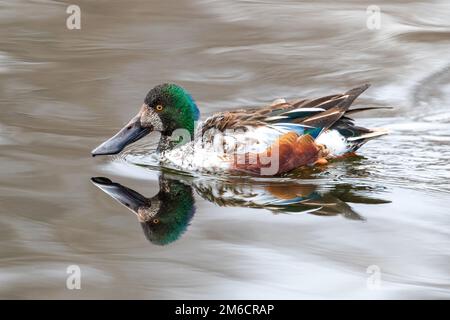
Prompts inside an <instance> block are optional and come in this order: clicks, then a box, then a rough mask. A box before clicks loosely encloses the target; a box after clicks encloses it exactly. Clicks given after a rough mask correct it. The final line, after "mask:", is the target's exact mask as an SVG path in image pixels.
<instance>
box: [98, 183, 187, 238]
mask: <svg viewBox="0 0 450 320" xmlns="http://www.w3.org/2000/svg"><path fill="white" fill-rule="evenodd" d="M91 180H92V182H93V183H94V184H95V185H96V186H97V187H98V188H100V189H101V190H102V191H104V192H105V193H106V194H108V195H109V196H110V197H112V198H113V199H114V200H116V201H118V202H119V203H120V204H122V205H124V206H126V207H127V208H128V209H129V210H131V211H132V212H133V213H134V214H135V215H136V217H137V218H138V220H139V222H140V224H141V226H142V229H143V231H144V234H145V237H146V238H147V240H149V241H150V242H151V243H153V244H156V245H166V244H169V243H172V242H174V241H176V240H177V239H179V238H180V236H181V235H182V234H183V233H184V232H185V231H186V229H187V227H188V225H189V222H190V221H191V219H192V217H193V216H194V213H195V202H194V196H193V193H192V188H191V187H190V186H188V185H185V184H183V183H181V182H179V181H176V180H169V179H165V178H164V177H161V178H160V191H159V193H158V194H157V195H155V196H153V197H151V198H146V197H145V196H143V195H142V194H140V193H138V192H137V191H134V190H133V189H130V188H128V187H125V186H124V185H121V184H119V183H116V182H113V181H111V180H110V179H108V178H105V177H95V178H91Z"/></svg>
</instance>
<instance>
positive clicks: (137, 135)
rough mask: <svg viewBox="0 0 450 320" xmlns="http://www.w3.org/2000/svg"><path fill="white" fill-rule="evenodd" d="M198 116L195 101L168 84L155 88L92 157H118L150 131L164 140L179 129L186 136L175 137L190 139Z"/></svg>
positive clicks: (179, 88)
mask: <svg viewBox="0 0 450 320" xmlns="http://www.w3.org/2000/svg"><path fill="white" fill-rule="evenodd" d="M199 115H200V113H199V110H198V108H197V105H196V104H195V102H194V99H193V98H192V97H191V95H190V94H189V93H188V92H187V91H186V90H185V89H183V88H182V87H180V86H178V85H176V84H171V83H165V84H161V85H158V86H156V87H154V88H153V89H151V90H150V91H149V92H148V94H147V96H146V97H145V100H144V103H143V104H142V106H141V109H140V110H139V112H138V114H137V115H136V116H134V117H133V118H132V119H131V120H130V121H129V122H128V123H127V124H126V125H125V126H124V127H123V128H122V129H121V130H120V131H119V132H117V133H116V134H115V135H114V136H113V137H111V138H109V139H108V140H106V141H105V142H103V143H102V144H101V145H99V146H98V147H97V148H95V149H94V150H92V156H97V155H111V154H116V153H119V152H121V151H122V150H123V149H124V148H125V147H126V146H127V145H129V144H131V143H133V142H135V141H137V140H139V139H141V138H142V137H144V136H146V135H147V134H149V133H150V132H152V131H158V132H160V133H161V139H163V138H168V137H171V136H172V134H173V133H174V131H175V130H177V129H182V130H185V132H184V133H182V132H181V133H178V134H177V136H178V137H180V136H181V137H190V138H191V139H192V138H193V135H194V127H195V121H196V120H198V118H199ZM166 140H167V139H164V141H166Z"/></svg>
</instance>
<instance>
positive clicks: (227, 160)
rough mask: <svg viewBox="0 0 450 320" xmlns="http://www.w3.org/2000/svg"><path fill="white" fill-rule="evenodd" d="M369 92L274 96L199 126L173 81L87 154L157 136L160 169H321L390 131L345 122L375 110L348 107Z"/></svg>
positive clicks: (258, 172) (106, 151)
mask: <svg viewBox="0 0 450 320" xmlns="http://www.w3.org/2000/svg"><path fill="white" fill-rule="evenodd" d="M368 87H369V85H368V84H365V85H362V86H360V87H357V88H354V89H351V90H349V91H347V92H345V93H343V94H334V95H329V96H326V97H321V98H317V99H303V100H295V101H286V100H285V99H277V100H276V101H274V102H273V103H271V104H269V105H266V106H263V107H257V108H241V109H238V110H233V111H224V112H219V113H216V114H213V115H212V116H210V117H208V118H206V119H205V120H204V121H203V122H199V123H197V122H198V120H199V116H200V112H199V109H198V107H197V105H196V103H195V101H194V99H193V98H192V96H191V95H190V94H189V93H188V92H187V91H186V90H185V89H183V88H182V87H180V86H178V85H176V84H171V83H166V84H161V85H158V86H156V87H154V88H153V89H151V90H150V91H149V92H148V94H147V96H146V97H145V100H144V103H143V104H142V106H141V108H140V110H139V112H138V114H137V115H136V116H135V117H133V118H132V119H131V120H130V121H129V122H128V123H127V124H126V125H125V127H123V128H122V129H121V130H120V131H119V132H118V133H117V134H116V135H114V136H113V137H111V138H110V139H108V140H107V141H105V142H103V143H102V144H101V145H99V146H98V147H97V148H95V149H94V150H93V151H92V155H93V156H97V155H112V154H117V153H119V152H121V151H122V150H123V149H124V148H125V147H126V146H127V145H129V144H131V143H133V142H135V141H137V140H139V139H141V138H142V137H144V136H145V135H147V134H149V133H150V132H152V131H157V132H159V133H160V134H161V136H160V140H159V144H158V148H157V150H156V152H157V153H158V157H159V161H160V164H161V165H162V166H167V167H171V168H176V169H180V170H183V171H202V172H209V173H220V172H225V173H238V174H242V173H245V174H251V175H260V176H273V175H279V174H282V173H285V172H289V171H291V170H293V169H296V168H299V167H302V166H308V165H309V166H310V165H315V164H326V163H327V160H329V159H333V158H337V157H343V156H346V155H349V154H352V153H354V152H355V151H356V150H358V149H359V148H360V147H361V146H362V145H363V144H364V143H366V142H367V141H369V140H371V139H373V138H376V137H379V136H382V135H384V134H386V133H387V132H386V131H385V130H382V129H367V128H363V127H360V126H356V125H355V124H354V120H353V119H351V118H350V117H349V116H350V115H352V114H354V113H356V112H360V111H365V110H370V109H375V107H364V108H357V109H350V106H351V104H352V103H353V101H354V100H355V99H356V98H357V97H358V96H359V95H360V94H361V93H362V92H364V91H365V90H366V89H367V88H368Z"/></svg>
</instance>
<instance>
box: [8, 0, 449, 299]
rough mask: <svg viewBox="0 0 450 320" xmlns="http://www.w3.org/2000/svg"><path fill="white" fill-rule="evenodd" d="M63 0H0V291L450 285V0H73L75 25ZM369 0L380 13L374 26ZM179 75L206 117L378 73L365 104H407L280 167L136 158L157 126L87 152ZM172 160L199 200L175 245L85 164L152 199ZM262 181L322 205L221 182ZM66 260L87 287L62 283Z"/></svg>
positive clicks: (333, 292) (164, 292)
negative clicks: (274, 205) (300, 162)
mask: <svg viewBox="0 0 450 320" xmlns="http://www.w3.org/2000/svg"><path fill="white" fill-rule="evenodd" d="M68 4H69V3H64V2H60V1H51V0H42V1H37V0H36V1H24V0H17V1H0V145H1V149H0V150H1V152H0V201H1V202H0V203H1V212H0V242H1V245H0V297H1V298H26V299H31V298H35V299H41V298H68V299H79V298H125V299H129V298H139V299H141V298H146V299H157V298H159V299H165V298H176V299H178V298H192V299H196V298H267V299H270V298H277V299H278V298H288V299H295V298H377V299H378V298H387V299H392V298H409V299H412V298H440V299H442V298H447V299H448V298H449V297H450V289H449V288H450V272H449V271H450V265H449V263H450V259H449V258H450V251H449V245H450V239H449V229H448V227H449V223H450V218H449V210H448V208H449V207H450V185H449V183H448V182H449V178H450V171H449V170H450V162H449V160H450V111H449V107H450V61H449V56H450V24H449V19H448V17H449V15H450V5H449V4H448V1H444V0H441V1H433V2H430V3H425V2H419V1H417V2H415V1H398V0H397V1H394V2H392V1H389V2H388V1H377V3H373V2H372V1H344V2H341V1H340V2H339V4H338V3H335V2H331V1H330V2H328V1H228V0H221V1H201V0H197V1H196V0H190V1H188V0H182V1H179V0H178V1H171V0H170V1H167V0H166V1H144V0H141V1H138V0H132V1H126V2H125V1H95V2H94V1H77V4H78V5H79V6H80V7H81V30H68V29H67V28H66V18H67V17H68V14H67V13H66V8H67V6H68ZM372 4H375V5H377V6H379V8H380V9H381V25H380V29H379V30H369V29H368V28H367V26H366V19H367V17H368V15H367V13H366V8H367V7H368V6H369V5H372ZM166 81H170V82H175V83H178V84H180V85H182V86H184V87H185V88H186V89H188V90H189V91H190V92H191V93H192V95H193V96H194V97H195V98H196V100H197V102H198V105H199V107H200V109H201V111H202V114H203V116H206V115H208V114H211V113H213V112H215V111H219V110H226V109H231V108H234V107H237V106H240V105H256V104H259V103H260V104H263V103H266V102H270V101H272V100H274V99H275V98H279V97H285V98H295V97H304V96H308V97H319V96H321V95H328V94H334V93H340V92H344V91H346V90H348V89H350V88H352V87H354V86H357V85H360V84H362V83H366V82H368V83H371V84H372V86H371V88H370V89H369V90H368V91H367V92H365V93H364V94H363V95H362V96H361V97H360V98H359V99H358V100H357V102H356V103H355V105H356V106H364V105H379V106H392V107H394V109H392V110H384V111H382V112H381V111H378V112H367V113H366V114H364V115H361V116H360V117H359V118H358V122H359V123H361V124H363V125H366V126H374V127H384V128H387V129H389V130H390V131H391V134H390V135H389V136H386V137H383V138H381V139H379V140H376V141H372V142H369V143H368V144H367V145H366V146H364V147H363V148H362V149H361V150H360V152H359V154H360V156H361V157H359V158H356V159H348V160H343V161H338V162H333V163H331V164H330V165H329V166H327V167H322V168H315V169H309V170H307V171H303V172H297V173H295V174H290V175H287V176H285V177H281V178H276V179H274V180H273V181H266V180H263V181H251V180H246V179H241V180H239V181H231V182H230V181H219V180H217V179H214V178H212V177H186V176H177V174H175V173H164V172H163V173H161V171H160V170H159V169H158V168H157V167H155V166H137V165H136V164H134V163H133V161H130V160H133V159H135V157H133V155H135V156H137V155H136V154H139V152H138V151H139V150H141V149H140V148H143V147H145V146H146V145H150V146H151V145H154V143H155V141H154V137H149V138H146V139H145V140H144V141H142V142H140V143H139V144H138V145H136V146H132V147H131V148H130V149H128V150H127V151H126V152H125V154H124V155H122V156H119V157H109V158H108V157H103V158H102V157H100V158H95V159H93V158H91V157H90V150H91V149H92V148H93V147H95V146H96V145H98V144H99V143H100V142H102V141H103V140H105V139H106V138H108V137H109V136H111V134H112V133H114V132H115V131H116V130H117V129H118V128H119V127H121V125H123V124H124V123H125V122H126V121H127V120H128V119H129V118H130V116H132V115H133V114H135V113H136V111H137V109H138V107H139V106H140V105H141V104H142V101H143V98H144V96H145V94H146V92H147V91H148V90H149V89H150V88H151V87H153V86H154V85H157V84H159V83H162V82H166ZM161 174H162V175H166V174H169V175H171V178H173V179H175V180H179V181H182V183H184V184H185V185H187V186H189V188H192V194H193V195H194V197H195V208H196V210H195V214H194V215H193V216H192V217H191V219H190V220H189V226H187V228H186V230H184V232H182V234H180V235H179V237H178V238H177V239H174V241H172V242H171V243H169V244H167V245H165V246H161V245H157V244H155V243H152V242H150V241H148V239H147V238H146V237H145V235H144V234H143V232H142V231H143V229H142V228H141V226H140V225H139V222H138V221H137V219H136V216H135V215H133V213H131V212H130V211H129V210H127V209H126V208H125V207H123V206H120V205H119V204H118V203H117V202H116V201H114V199H112V198H111V197H110V196H108V195H107V194H105V193H104V192H102V191H101V190H100V189H99V188H97V187H96V186H95V185H94V184H93V183H92V182H91V179H90V178H91V177H97V176H104V177H107V178H109V179H111V180H112V181H114V182H118V183H120V184H122V185H124V186H126V187H128V188H131V189H133V190H135V191H136V192H138V193H140V194H143V195H144V196H146V197H149V198H151V197H152V196H154V195H155V194H157V193H158V191H159V184H158V179H159V177H160V175H161ZM174 176H175V177H174ZM202 186H203V188H201V187H202ZM249 188H250V189H252V188H259V189H263V190H271V191H272V192H275V191H277V192H281V191H282V190H283V189H284V190H297V189H298V190H300V191H299V192H301V193H302V194H303V193H305V194H306V195H311V194H314V197H313V200H311V201H312V202H314V203H313V204H312V205H311V206H312V207H314V208H319V207H320V208H322V209H321V210H319V211H312V212H310V211H308V210H307V209H305V208H303V209H305V210H306V212H305V210H299V211H295V210H294V212H292V210H291V212H289V210H278V211H277V210H272V209H271V210H269V209H268V208H260V207H257V206H251V205H250V204H248V203H243V202H239V201H234V202H233V201H232V202H230V201H229V200H228V201H225V200H223V199H218V196H220V193H219V194H218V193H217V192H216V191H217V190H216V189H218V190H222V191H223V190H227V192H228V194H229V193H231V194H232V195H234V194H236V197H237V198H238V195H242V194H246V193H245V192H246V191H248V189H249ZM277 188H278V189H277ZM296 188H297V189H296ZM214 190H216V191H214ZM305 190H307V191H305ZM232 199H233V197H232ZM70 265H77V266H79V268H80V270H81V290H76V289H75V290H69V289H68V288H67V287H66V279H67V277H68V276H69V275H68V274H67V268H68V266H70ZM374 270H375V271H377V272H378V271H379V273H377V274H376V276H377V277H378V276H379V279H380V282H378V281H375V280H377V279H378V278H376V277H375V278H374V274H372V273H370V272H372V271H374Z"/></svg>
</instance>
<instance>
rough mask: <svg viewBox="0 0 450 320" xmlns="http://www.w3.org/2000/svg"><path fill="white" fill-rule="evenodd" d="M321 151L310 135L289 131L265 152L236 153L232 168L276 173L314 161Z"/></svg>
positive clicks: (260, 173)
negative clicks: (300, 134)
mask: <svg viewBox="0 0 450 320" xmlns="http://www.w3.org/2000/svg"><path fill="white" fill-rule="evenodd" d="M319 151H320V148H319V147H318V146H317V145H316V144H315V143H314V139H313V138H312V137H311V136H310V135H302V136H299V135H298V134H297V133H295V132H289V133H286V134H284V135H282V136H281V137H280V138H278V140H277V141H276V142H275V143H274V144H273V145H272V146H270V147H269V148H267V150H266V151H265V152H261V153H258V154H254V153H245V154H240V155H236V156H235V157H234V163H233V165H232V168H233V169H234V170H235V171H238V172H246V173H251V174H257V175H274V174H278V173H282V172H287V171H290V170H292V169H295V168H298V167H301V166H304V165H308V164H312V163H314V162H315V161H316V160H317V159H318V156H319Z"/></svg>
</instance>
